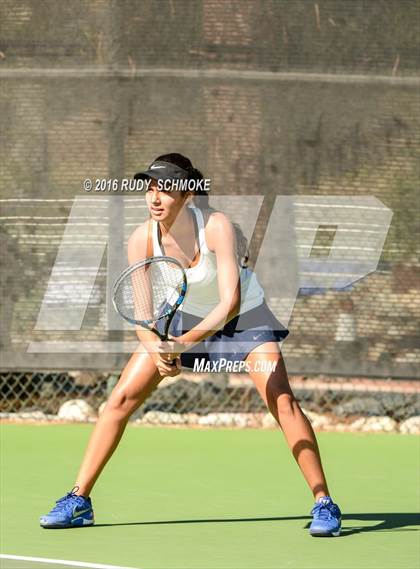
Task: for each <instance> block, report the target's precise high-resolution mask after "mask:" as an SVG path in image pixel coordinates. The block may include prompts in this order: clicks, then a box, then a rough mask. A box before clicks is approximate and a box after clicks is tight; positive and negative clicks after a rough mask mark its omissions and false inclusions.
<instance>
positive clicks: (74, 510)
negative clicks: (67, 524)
mask: <svg viewBox="0 0 420 569" xmlns="http://www.w3.org/2000/svg"><path fill="white" fill-rule="evenodd" d="M90 511H91V508H87V509H85V510H77V509H76V508H74V509H73V518H78V517H79V516H81V515H82V514H86V513H87V512H90Z"/></svg>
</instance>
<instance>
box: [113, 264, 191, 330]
mask: <svg viewBox="0 0 420 569" xmlns="http://www.w3.org/2000/svg"><path fill="white" fill-rule="evenodd" d="M159 261H170V262H171V263H173V264H175V265H177V266H178V267H179V268H180V269H181V271H182V277H183V282H182V286H181V294H180V295H179V297H178V299H177V301H176V303H175V305H174V307H173V308H172V310H171V311H170V312H168V313H166V314H164V315H163V316H161V317H160V318H158V319H157V320H151V319H148V320H135V319H134V318H130V317H129V316H126V315H124V314H122V312H121V311H120V310H119V309H118V306H117V303H116V302H115V297H116V292H117V290H118V287H119V285H120V283H121V281H122V280H123V279H125V278H126V277H127V276H128V275H129V274H131V273H133V272H134V271H135V270H137V269H138V268H139V267H145V266H147V265H152V264H153V263H156V262H159ZM186 292H187V274H186V272H185V269H184V267H183V266H182V265H181V263H180V262H179V261H178V259H175V258H174V257H169V256H166V255H159V256H156V257H146V258H145V259H142V260H141V261H137V263H134V265H130V266H129V267H127V268H126V269H124V271H123V272H122V273H121V274H120V276H119V277H118V278H117V280H116V281H115V283H114V287H113V291H112V304H113V305H114V308H115V310H116V311H117V312H118V314H119V315H120V316H121V317H122V318H124V320H126V321H127V322H130V323H131V324H135V325H138V326H141V327H142V328H144V329H145V330H150V331H151V332H154V333H155V334H156V335H157V336H158V337H159V338H160V339H161V340H162V341H165V340H167V339H168V332H169V327H170V325H171V322H172V319H173V317H174V316H175V312H176V311H177V310H178V308H179V307H180V306H181V304H182V302H183V301H184V298H185V295H186ZM163 318H165V327H164V331H163V334H162V333H161V332H159V330H157V329H156V328H154V327H153V328H150V327H149V326H148V324H151V323H152V322H157V321H158V320H162V319H163Z"/></svg>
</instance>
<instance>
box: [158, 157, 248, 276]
mask: <svg viewBox="0 0 420 569" xmlns="http://www.w3.org/2000/svg"><path fill="white" fill-rule="evenodd" d="M156 160H162V161H164V162H170V163H171V164H176V165H177V166H179V167H180V168H183V169H184V170H186V171H187V172H188V173H189V178H188V179H189V180H203V179H204V176H203V174H202V173H201V172H200V170H198V169H197V168H194V166H193V165H192V163H191V161H190V160H189V159H188V158H187V157H186V156H183V155H182V154H175V153H173V154H164V155H162V156H159V157H158V158H156ZM191 193H192V194H193V197H194V205H195V206H196V207H198V208H199V209H201V210H202V211H207V212H210V213H213V212H215V211H218V210H217V209H214V208H213V207H211V205H210V203H209V194H208V192H207V191H206V190H204V189H199V190H196V191H193V192H191ZM232 225H233V228H234V230H235V235H236V254H237V258H238V263H239V265H240V266H241V267H244V268H245V267H247V266H248V260H249V249H248V240H247V238H246V237H245V235H244V234H243V232H242V229H241V227H240V226H239V225H238V224H237V223H233V222H232Z"/></svg>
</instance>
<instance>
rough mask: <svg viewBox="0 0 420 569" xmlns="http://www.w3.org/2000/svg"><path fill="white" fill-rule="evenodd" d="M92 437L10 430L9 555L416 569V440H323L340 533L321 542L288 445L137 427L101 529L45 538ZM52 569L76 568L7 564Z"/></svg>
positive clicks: (114, 465)
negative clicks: (46, 521) (42, 520)
mask: <svg viewBox="0 0 420 569" xmlns="http://www.w3.org/2000/svg"><path fill="white" fill-rule="evenodd" d="M92 428H93V427H92V426H91V425H51V426H47V425H42V426H41V425H40V426H32V425H2V427H1V453H2V461H1V498H2V510H1V550H2V551H1V553H3V554H11V555H16V556H24V557H25V556H26V557H39V558H46V559H59V560H67V561H77V562H84V563H86V564H89V563H94V564H108V565H115V566H119V567H121V566H123V567H133V568H137V567H138V568H140V569H148V568H159V569H160V568H162V569H189V568H191V569H192V568H194V569H225V568H226V569H230V568H235V569H251V568H252V569H282V568H289V567H290V568H294V569H304V568H311V569H312V568H313V569H315V568H317V569H318V568H334V569H339V568H343V569H344V568H345V569H350V568H351V569H353V568H357V569H359V568H363V569H364V568H369V569H373V568H381V569H385V568H390V569H391V568H392V569H395V568H397V567H398V568H399V569H401V568H410V569H415V568H418V566H419V560H420V556H419V534H418V522H419V518H418V516H416V512H418V510H419V502H420V500H419V485H418V472H419V467H420V465H419V455H420V453H419V450H420V447H419V438H418V437H415V436H409V435H407V436H402V435H392V434H375V435H369V434H348V433H320V434H318V441H319V444H320V448H321V453H322V456H323V462H324V468H325V470H326V474H327V478H328V481H329V484H330V491H331V494H332V496H333V498H334V499H335V500H336V501H337V503H338V504H339V505H340V507H341V509H342V511H343V531H342V535H341V536H340V537H338V538H313V537H311V536H310V535H309V533H308V527H309V524H310V521H311V517H310V515H309V512H310V509H311V507H312V505H313V497H312V495H311V493H310V492H309V490H308V488H307V486H306V483H305V481H304V479H303V476H302V475H301V473H300V470H299V468H298V466H297V464H296V463H295V461H294V459H293V457H292V454H291V453H290V451H289V449H288V447H287V445H286V442H285V440H284V438H283V435H282V433H281V432H280V431H278V432H275V431H257V430H243V431H239V430H184V429H164V428H154V429H151V428H137V427H132V426H129V427H128V428H127V430H126V432H125V435H124V437H123V439H122V441H121V443H120V446H119V448H118V449H117V451H116V452H115V454H114V456H113V457H112V458H111V461H110V462H109V463H108V465H107V467H106V468H105V470H104V472H103V474H102V476H101V477H100V478H99V481H98V482H97V485H96V486H95V488H94V491H93V493H92V500H93V505H94V510H95V518H96V525H95V526H93V527H88V528H76V529H70V530H44V529H42V528H40V527H39V525H38V518H39V515H40V514H43V513H46V512H47V511H48V510H49V509H50V508H51V507H52V506H53V505H54V502H55V500H56V499H57V498H59V497H61V496H62V495H63V494H65V492H67V491H69V490H70V489H71V487H72V484H73V479H74V477H75V475H76V473H77V470H78V466H79V463H80V460H81V458H82V455H83V452H84V448H85V445H86V443H87V440H88V437H89V434H90V432H91V430H92ZM55 566H56V567H63V568H64V567H66V566H67V565H66V566H65V565H55V564H43V563H39V562H29V561H12V560H8V559H1V560H0V567H1V568H2V569H3V568H7V569H9V568H10V569H17V568H19V569H20V568H26V567H27V568H28V569H35V568H37V569H38V568H39V567H44V568H45V569H48V568H51V567H55ZM71 566H72V565H71V564H70V565H68V566H67V567H71ZM79 566H80V565H79ZM86 566H88V565H86Z"/></svg>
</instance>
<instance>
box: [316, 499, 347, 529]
mask: <svg viewBox="0 0 420 569" xmlns="http://www.w3.org/2000/svg"><path fill="white" fill-rule="evenodd" d="M311 514H312V515H313V517H314V519H313V520H312V523H311V526H310V528H309V533H310V534H311V535H313V536H314V537H338V536H339V535H340V531H341V512H340V508H339V507H338V506H337V504H334V502H333V501H332V499H331V497H330V496H322V497H321V498H319V499H318V501H317V502H316V503H315V505H314V507H313V508H312V510H311Z"/></svg>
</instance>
